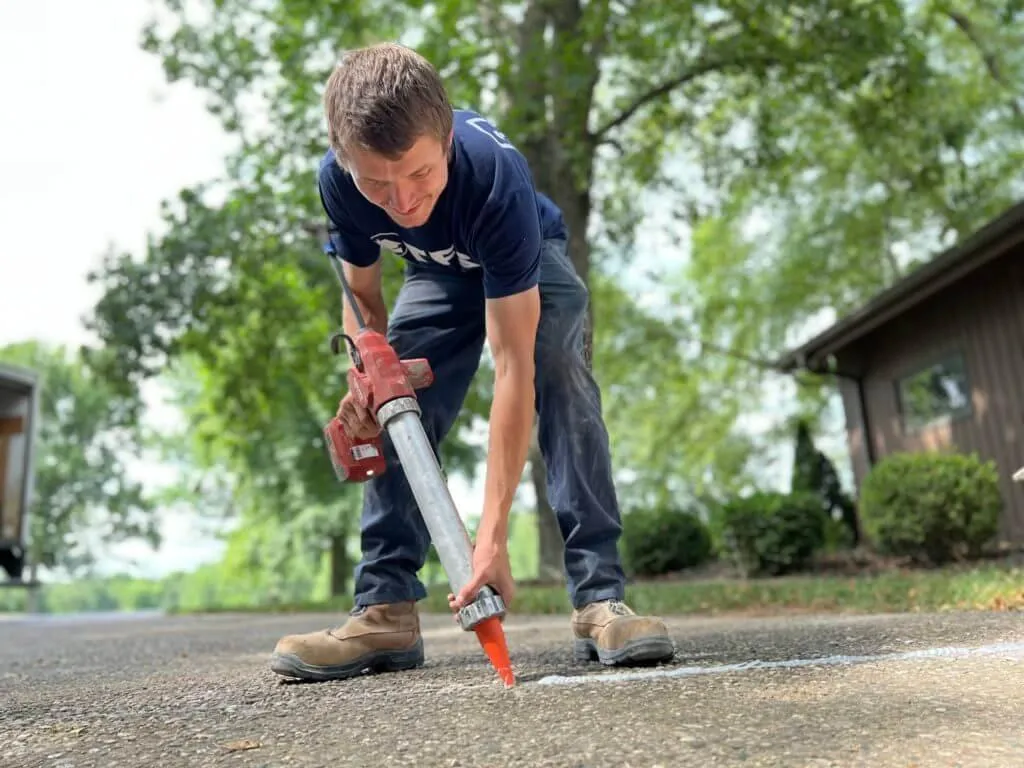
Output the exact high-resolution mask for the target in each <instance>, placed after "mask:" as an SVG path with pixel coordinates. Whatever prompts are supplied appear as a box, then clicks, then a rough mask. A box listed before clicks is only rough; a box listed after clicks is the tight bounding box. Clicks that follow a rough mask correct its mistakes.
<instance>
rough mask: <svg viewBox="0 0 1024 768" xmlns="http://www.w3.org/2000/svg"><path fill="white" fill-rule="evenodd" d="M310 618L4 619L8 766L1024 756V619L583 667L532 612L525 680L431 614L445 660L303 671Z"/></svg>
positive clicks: (904, 767) (514, 638)
mask: <svg viewBox="0 0 1024 768" xmlns="http://www.w3.org/2000/svg"><path fill="white" fill-rule="evenodd" d="M340 618H341V617H338V616H318V615H310V614H298V615H291V616H280V615H216V616H196V617H159V616H147V617H102V618H101V617H88V616H85V617H66V618H60V617H54V618H49V619H45V618H44V619H24V620H22V619H7V620H0V766H4V768H22V767H25V768H28V767H30V766H32V767H34V766H53V767H54V768H58V767H67V768H71V767H72V766H74V767H76V768H78V767H84V766H97V767H100V766H102V768H114V767H115V766H131V767H132V768H136V767H138V766H161V768H177V767H178V766H219V765H226V766H329V767H330V768H341V767H342V766H368V767H373V768H390V767H391V766H405V765H408V766H417V767H418V768H419V767H423V768H426V767H428V766H480V767H481V768H482V767H484V766H494V767H496V768H497V767H504V766H524V767H526V766H529V767H530V768H539V767H541V766H565V767H566V768H598V767H599V766H600V767H602V768H603V767H604V766H609V767H610V766H615V767H616V768H653V767H654V766H664V767H665V768H668V767H669V766H673V767H675V766H691V765H692V766H702V767H704V766H726V765H730V766H731V765H739V766H871V767H872V768H880V767H882V766H901V768H909V766H917V767H918V768H923V767H924V766H1017V765H1024V727H1022V722H1024V719H1022V713H1024V616H1022V615H1021V614H1013V613H1010V614H980V613H969V614H943V615H939V616H925V615H911V616H879V617H847V618H834V617H820V618H816V617H799V618H797V617H788V618H776V619H694V618H678V619H671V620H670V625H671V628H672V632H673V636H674V639H675V642H676V646H677V655H676V659H675V661H674V662H673V663H672V664H669V665H665V666H662V667H659V668H656V669H646V670H633V671H631V672H628V673H626V674H623V673H621V672H616V671H607V670H605V669H603V668H601V667H599V666H596V665H582V664H575V663H573V662H572V660H571V645H570V640H569V629H568V619H567V618H565V617H513V618H510V619H509V621H508V626H507V629H508V635H509V643H510V646H511V649H512V653H513V657H514V663H515V665H516V668H517V674H518V678H519V684H518V685H517V687H515V688H513V689H511V690H505V689H504V688H503V687H502V686H501V685H500V684H499V683H498V682H497V679H496V677H495V676H494V674H493V672H492V671H491V670H490V668H489V666H488V665H487V663H486V661H485V659H484V657H483V654H482V653H481V652H480V650H479V648H478V646H477V645H476V641H475V638H474V637H473V636H472V635H467V634H465V633H462V632H461V631H459V630H458V629H457V628H456V627H455V626H454V625H453V624H452V621H451V619H450V617H447V616H431V617H426V618H424V626H425V628H426V632H425V643H426V648H427V657H428V658H427V665H426V666H425V667H424V668H422V669H418V670H415V671H412V672H403V673H396V674H390V675H382V676H372V677H371V676H368V677H363V678H360V679H356V680H350V681H346V682H337V683H317V684H296V683H283V682H281V681H280V679H279V678H277V677H276V676H275V675H273V674H272V673H271V672H270V671H269V669H268V667H267V658H268V655H269V652H270V651H271V649H272V648H273V646H274V643H275V641H276V639H277V638H278V637H279V636H280V635H281V634H284V633H287V632H293V631H305V630H309V629H314V628H318V627H323V626H327V625H329V624H333V623H337V622H338V621H339V620H340Z"/></svg>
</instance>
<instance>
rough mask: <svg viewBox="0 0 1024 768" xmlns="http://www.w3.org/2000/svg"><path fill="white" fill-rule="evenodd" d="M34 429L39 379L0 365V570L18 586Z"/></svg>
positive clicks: (23, 556)
mask: <svg viewBox="0 0 1024 768" xmlns="http://www.w3.org/2000/svg"><path fill="white" fill-rule="evenodd" d="M38 429H39V378H38V376H37V375H36V374H35V372H33V371H31V370H28V369H26V368H21V367H18V366H13V365H9V364H6V363H0V570H2V571H4V572H6V574H7V579H8V581H7V582H6V583H4V582H3V581H2V580H0V586H17V585H20V584H24V585H25V586H31V585H29V584H26V583H25V582H24V581H23V577H22V574H23V572H24V570H25V565H26V560H27V553H28V541H29V508H30V507H31V504H32V493H33V485H34V479H35V464H34V460H35V446H36V435H37V432H38Z"/></svg>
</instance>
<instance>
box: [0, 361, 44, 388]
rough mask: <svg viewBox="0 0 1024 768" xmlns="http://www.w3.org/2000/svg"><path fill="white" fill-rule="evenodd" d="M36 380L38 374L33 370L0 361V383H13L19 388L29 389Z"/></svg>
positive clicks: (37, 379)
mask: <svg viewBox="0 0 1024 768" xmlns="http://www.w3.org/2000/svg"><path fill="white" fill-rule="evenodd" d="M38 382H39V375H38V374H37V373H36V372H35V371H33V370H31V369H29V368H22V367H21V366H20V365H11V364H10V363H0V384H7V385H8V386H10V385H14V386H15V387H17V388H19V389H25V390H29V389H32V388H33V387H35V386H36V384H37V383H38Z"/></svg>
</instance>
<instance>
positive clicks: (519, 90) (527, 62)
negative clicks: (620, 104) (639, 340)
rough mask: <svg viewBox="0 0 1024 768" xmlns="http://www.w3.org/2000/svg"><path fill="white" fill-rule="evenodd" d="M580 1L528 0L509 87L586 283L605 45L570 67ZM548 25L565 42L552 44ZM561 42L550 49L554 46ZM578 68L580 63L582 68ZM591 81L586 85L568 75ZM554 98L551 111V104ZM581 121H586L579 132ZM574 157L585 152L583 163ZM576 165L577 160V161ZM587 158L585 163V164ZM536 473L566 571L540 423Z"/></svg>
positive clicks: (545, 525)
mask: <svg viewBox="0 0 1024 768" xmlns="http://www.w3.org/2000/svg"><path fill="white" fill-rule="evenodd" d="M581 15H582V9H581V7H580V5H579V3H578V2H576V1H575V0H532V2H529V3H528V4H527V6H526V11H525V14H524V16H523V21H522V23H521V25H520V28H519V61H518V62H517V64H516V74H515V76H514V86H513V87H511V88H507V89H506V91H507V93H506V95H507V97H508V105H509V111H508V117H509V121H510V123H512V124H513V125H514V126H515V128H514V132H515V134H516V139H517V143H518V145H519V147H520V149H521V150H522V152H523V155H524V156H525V157H526V160H527V163H528V164H529V165H530V169H531V171H532V172H533V176H534V181H535V183H536V185H537V188H538V189H539V190H540V191H541V192H543V193H544V194H546V195H548V196H549V197H550V198H551V199H552V200H553V201H554V202H555V204H556V205H558V206H559V208H561V210H562V215H563V216H564V217H565V222H566V225H567V226H568V228H569V231H570V235H571V240H570V242H569V257H570V258H571V259H572V263H573V266H575V268H576V272H577V274H578V275H579V276H580V278H581V279H582V280H583V282H584V283H585V284H589V280H590V243H589V241H588V239H587V234H588V233H587V228H588V224H589V221H590V213H591V197H590V184H591V180H592V169H593V159H594V155H595V147H594V145H593V144H592V142H591V141H590V137H589V136H588V134H587V133H586V126H587V115H588V114H589V111H590V105H591V102H592V99H593V90H594V87H595V86H596V83H597V78H598V73H599V61H598V60H599V58H600V51H599V49H600V48H601V45H600V44H599V45H598V47H597V48H595V49H591V50H589V51H587V53H588V55H582V54H583V53H584V50H583V48H580V50H579V51H577V53H579V54H580V55H577V56H573V57H572V59H573V62H574V64H573V65H571V68H572V70H573V71H571V72H569V71H565V70H564V69H563V64H562V63H561V57H560V56H559V55H558V51H560V50H561V49H563V48H565V49H566V50H568V49H567V48H566V42H565V41H566V40H572V41H576V42H575V43H572V44H570V47H572V46H575V45H583V46H584V47H585V44H583V43H581V42H580V41H579V34H580V21H581ZM549 32H553V33H554V34H555V36H556V38H558V39H559V42H556V43H554V44H553V45H552V43H551V42H550V40H549V34H548V33H549ZM553 48H554V49H556V50H552V49H553ZM577 68H580V69H579V71H577ZM581 81H582V82H585V83H586V86H585V87H583V88H578V87H572V88H569V87H567V86H566V83H567V82H576V83H578V82H581ZM552 100H553V102H554V105H553V112H552V113H549V111H548V108H547V106H546V105H548V104H549V103H551V101H552ZM581 128H582V129H583V130H582V132H581ZM574 158H577V159H579V158H583V162H582V164H579V163H574V161H573V159H574ZM574 165H575V166H576V167H574ZM580 165H582V169H581V167H580ZM593 326H594V323H593V308H592V307H588V310H587V322H586V327H585V329H584V340H583V356H584V360H585V361H586V363H587V366H588V367H590V365H591V358H592V349H593V341H592V340H593ZM528 458H529V462H530V477H531V480H532V482H533V489H534V494H535V496H536V499H537V533H538V547H539V552H538V576H539V577H540V578H541V579H545V580H546V579H552V578H553V579H557V580H562V579H564V572H563V564H564V557H563V553H564V549H565V542H564V540H563V539H562V534H561V530H560V529H559V526H558V520H557V518H556V516H555V513H554V510H553V509H552V507H551V504H550V502H549V500H548V494H547V466H546V463H545V461H544V457H543V456H542V455H541V452H540V447H539V445H538V443H537V430H536V426H535V427H534V431H533V437H532V439H531V441H530V450H529V454H528Z"/></svg>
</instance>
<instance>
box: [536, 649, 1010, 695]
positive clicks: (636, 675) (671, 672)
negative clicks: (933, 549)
mask: <svg viewBox="0 0 1024 768" xmlns="http://www.w3.org/2000/svg"><path fill="white" fill-rule="evenodd" d="M999 655H1004V656H1005V657H1006V658H1007V659H1010V660H1019V659H1024V642H1019V643H994V644H992V645H983V646H980V647H977V648H959V647H944V648H925V649H923V650H919V651H905V652H902V653H880V654H874V655H869V656H821V657H818V658H811V659H781V660H778V661H761V660H759V659H755V660H753V661H743V662H739V663H737V664H717V665H714V666H707V667H675V668H671V669H653V670H649V671H645V672H613V673H604V674H597V675H548V676H547V677H542V678H541V679H540V680H538V681H536V684H537V685H587V684H588V683H625V682H633V681H637V680H663V679H666V678H677V677H696V676H698V675H720V674H724V673H727V672H747V671H750V670H761V669H784V668H792V667H828V666H842V665H853V664H867V663H871V662H880V661H914V660H920V659H962V658H968V657H972V656H999Z"/></svg>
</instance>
